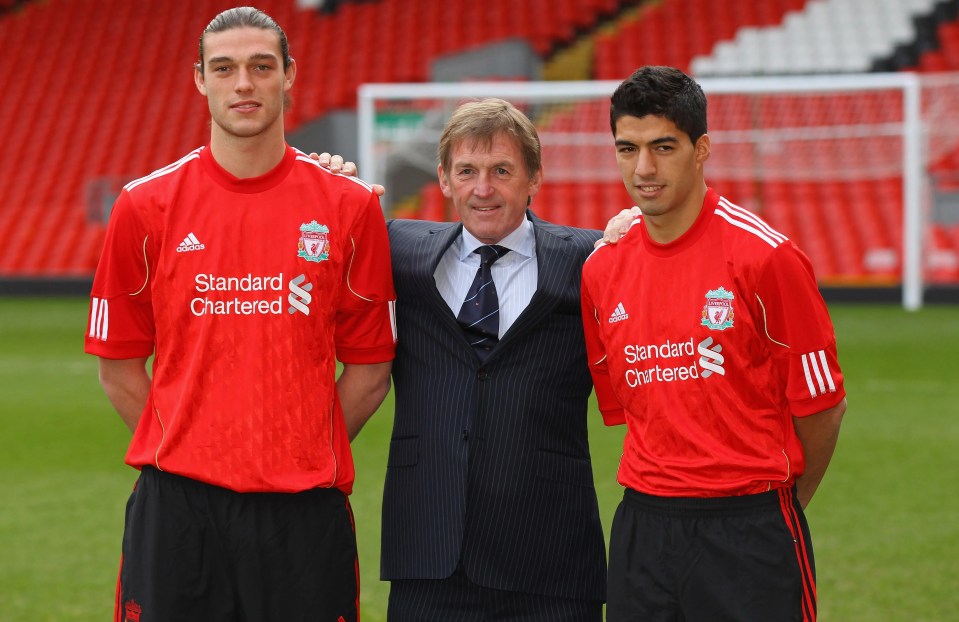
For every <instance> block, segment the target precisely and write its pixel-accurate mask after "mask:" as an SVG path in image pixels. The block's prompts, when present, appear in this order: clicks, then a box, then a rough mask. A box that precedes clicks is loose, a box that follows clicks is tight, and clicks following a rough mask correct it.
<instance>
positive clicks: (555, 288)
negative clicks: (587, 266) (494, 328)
mask: <svg viewBox="0 0 959 622" xmlns="http://www.w3.org/2000/svg"><path fill="white" fill-rule="evenodd" d="M527 215H528V216H529V219H530V220H531V221H532V222H533V232H534V234H535V236H536V269H537V273H538V276H537V279H536V293H535V294H533V297H532V299H531V300H530V301H529V305H527V307H526V309H525V310H524V311H523V312H522V313H521V314H520V316H519V317H518V318H516V321H515V322H514V323H513V325H512V326H510V328H509V330H508V331H506V334H505V335H503V338H502V339H500V341H499V343H498V344H497V345H496V347H495V348H493V353H495V352H496V350H497V349H498V348H500V347H503V346H506V345H508V344H509V342H510V341H512V340H513V339H515V338H516V337H517V336H519V335H522V334H523V333H525V332H527V331H529V330H531V329H532V328H534V327H535V326H536V325H538V324H539V323H540V322H541V321H542V320H543V318H545V317H546V316H547V315H549V314H550V313H551V312H552V311H553V309H555V308H556V305H557V304H558V303H559V301H560V298H561V294H562V293H564V292H565V291H566V289H567V288H568V286H569V283H570V282H571V281H573V280H576V279H579V278H580V277H579V274H577V270H578V262H577V260H576V257H575V255H574V254H573V253H572V252H571V249H570V245H569V239H570V237H571V235H570V233H569V231H567V229H566V228H565V227H560V226H557V225H554V224H552V223H548V222H546V221H543V220H540V219H539V218H538V217H537V216H536V215H535V214H533V213H532V212H531V211H529V210H527Z"/></svg>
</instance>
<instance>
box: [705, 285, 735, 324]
mask: <svg viewBox="0 0 959 622" xmlns="http://www.w3.org/2000/svg"><path fill="white" fill-rule="evenodd" d="M734 298H735V296H733V293H732V292H727V291H726V289H725V288H722V287H720V288H719V289H714V290H710V291H708V292H706V305H705V306H704V307H703V321H702V325H703V326H705V327H707V328H709V329H711V330H726V329H727V328H732V326H733V317H734V315H735V314H734V313H733V299H734Z"/></svg>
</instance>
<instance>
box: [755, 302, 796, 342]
mask: <svg viewBox="0 0 959 622" xmlns="http://www.w3.org/2000/svg"><path fill="white" fill-rule="evenodd" d="M756 301H757V302H758V303H759V307H760V308H761V309H762V310H763V332H764V333H766V338H767V339H769V340H770V341H772V342H773V343H775V344H776V345H779V346H782V347H784V348H788V347H789V346H788V345H786V344H785V343H783V342H781V341H776V340H775V339H773V336H772V335H770V334H769V324H768V323H767V322H766V305H764V304H763V299H762V298H760V297H759V294H756Z"/></svg>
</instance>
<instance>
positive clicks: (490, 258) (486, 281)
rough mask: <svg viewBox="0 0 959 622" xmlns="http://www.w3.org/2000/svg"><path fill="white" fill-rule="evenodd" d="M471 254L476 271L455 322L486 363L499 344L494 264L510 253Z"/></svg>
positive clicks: (484, 249) (494, 249) (493, 249)
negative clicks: (477, 261) (476, 262)
mask: <svg viewBox="0 0 959 622" xmlns="http://www.w3.org/2000/svg"><path fill="white" fill-rule="evenodd" d="M473 252H474V253H479V255H480V265H479V269H478V270H477V271H476V276H475V277H474V278H473V283H472V285H470V288H469V291H467V292H466V299H465V300H463V306H462V307H460V312H459V315H457V316H456V321H458V322H459V323H460V325H461V326H462V327H463V331H464V332H465V333H466V338H467V339H469V342H470V344H471V345H472V346H473V348H474V349H475V350H476V353H477V354H478V355H479V357H480V359H482V360H484V361H485V360H486V357H487V356H489V352H490V350H492V349H493V346H494V345H496V342H497V341H498V340H499V299H498V298H497V297H496V286H495V285H494V284H493V273H492V272H491V271H490V267H491V266H492V265H493V263H494V262H495V261H496V260H497V259H499V258H500V257H502V256H503V255H505V254H506V253H508V252H509V249H508V248H505V247H503V246H496V245H491V246H480V247H479V248H477V249H476V250H475V251H473Z"/></svg>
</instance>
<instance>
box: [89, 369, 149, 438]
mask: <svg viewBox="0 0 959 622" xmlns="http://www.w3.org/2000/svg"><path fill="white" fill-rule="evenodd" d="M150 382H151V381H150V376H149V375H148V374H147V371H146V359H145V358H144V359H128V360H123V361H116V360H110V359H100V384H101V386H103V391H104V393H106V395H107V398H108V399H109V400H110V403H111V404H113V408H115V409H116V411H117V413H118V414H119V415H120V418H121V419H122V420H123V423H125V424H126V425H127V427H128V428H130V431H131V432H133V431H135V430H136V428H137V423H139V421H140V416H141V415H142V414H143V409H144V408H145V407H146V403H147V399H148V398H149V395H150Z"/></svg>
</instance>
